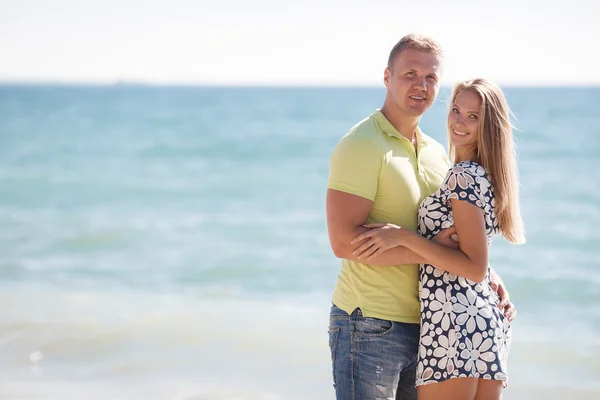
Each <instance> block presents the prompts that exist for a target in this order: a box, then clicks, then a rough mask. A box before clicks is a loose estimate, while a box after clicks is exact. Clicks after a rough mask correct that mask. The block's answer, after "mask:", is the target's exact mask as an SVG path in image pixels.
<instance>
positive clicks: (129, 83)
mask: <svg viewBox="0 0 600 400" xmlns="http://www.w3.org/2000/svg"><path fill="white" fill-rule="evenodd" d="M497 84H498V85H499V86H501V87H506V88H590V89H591V88H600V82H578V83H574V82H570V83H569V82H563V83H548V82H534V83H519V82H513V83H498V82H497ZM453 85H454V83H451V82H442V83H441V85H440V86H441V87H444V88H445V87H452V86H453ZM0 86H3V87H7V86H61V87H73V86H100V87H115V88H116V87H188V88H192V87H197V88H289V89H292V88H297V89H301V88H323V89H325V88H331V89H335V88H357V89H358V88H365V89H384V88H385V87H384V86H383V84H375V83H350V82H344V83H335V82H304V83H303V82H298V83H294V82H201V81H199V82H176V81H173V82H169V81H165V82H161V81H154V82H152V81H142V80H125V79H122V80H114V81H105V80H96V81H94V80H52V79H49V80H25V79H23V80H3V79H0Z"/></svg>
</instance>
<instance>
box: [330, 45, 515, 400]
mask: <svg viewBox="0 0 600 400" xmlns="http://www.w3.org/2000/svg"><path fill="white" fill-rule="evenodd" d="M441 74H442V50H441V48H440V46H439V44H438V43H436V42H435V41H434V40H432V39H431V38H429V37H426V36H421V35H416V34H409V35H407V36H405V37H404V38H402V39H401V40H400V41H399V42H398V43H397V44H396V45H395V46H394V48H393V49H392V51H391V53H390V56H389V59H388V65H387V68H386V69H385V73H384V83H385V86H386V88H387V91H386V97H385V101H384V104H383V107H382V108H381V110H377V111H375V112H374V113H373V114H372V115H370V116H369V117H368V118H366V119H364V120H363V121H361V122H359V123H358V124H357V125H356V126H354V127H353V128H352V129H351V130H350V132H349V133H348V134H347V135H346V136H344V137H343V138H342V139H341V140H340V142H339V143H338V144H337V146H336V148H335V150H334V152H333V155H332V157H331V160H330V175H329V181H328V191H327V227H328V232H329V238H330V242H331V246H332V249H333V251H334V253H335V255H336V256H337V257H339V258H342V259H343V261H342V269H341V272H340V274H339V276H338V280H337V284H336V287H335V291H334V293H333V299H332V301H333V306H332V308H331V313H330V324H329V346H330V349H331V358H332V363H333V378H334V387H335V391H336V397H337V399H338V400H376V399H394V398H395V399H399V400H413V399H416V398H417V395H418V398H419V400H430V399H431V400H433V399H457V400H458V399H460V400H469V399H471V400H474V399H476V400H483V399H500V398H501V397H502V389H503V387H504V386H506V381H507V370H506V359H507V354H508V347H509V343H510V325H509V324H510V321H511V320H512V319H513V318H514V317H515V315H516V311H515V309H514V307H513V305H512V304H511V303H510V300H509V297H508V293H507V292H506V290H505V288H504V286H503V284H502V282H501V280H500V278H499V277H498V276H497V275H496V273H495V272H494V271H493V270H492V269H491V268H489V267H488V245H489V241H490V238H491V237H492V236H493V235H494V234H497V233H501V234H502V235H503V236H504V237H505V238H506V239H507V240H509V241H510V242H513V243H522V242H523V241H524V238H523V229H522V222H521V216H520V212H519V204H518V182H517V168H516V162H515V155H514V148H513V139H512V132H511V125H510V119H509V114H510V111H509V108H508V106H507V104H506V100H505V98H504V95H503V93H502V91H501V90H500V88H498V87H497V86H496V85H495V84H493V83H491V82H489V81H487V80H484V79H475V80H471V81H466V82H461V83H459V84H457V85H456V86H455V88H454V92H453V94H452V99H451V104H450V109H449V112H448V121H447V124H448V135H449V139H450V151H449V157H448V155H447V154H446V152H445V150H444V148H443V146H442V145H440V144H439V143H437V142H436V141H435V140H433V139H432V138H430V137H428V136H426V135H425V134H424V133H423V132H421V130H420V129H419V127H418V124H419V121H420V119H421V116H422V115H423V113H425V111H427V109H428V108H429V107H430V106H431V105H432V104H433V102H434V101H435V98H436V96H437V94H438V92H439V87H440V83H439V81H440V77H441ZM415 232H418V233H415ZM418 264H420V267H418ZM415 386H416V388H415Z"/></svg>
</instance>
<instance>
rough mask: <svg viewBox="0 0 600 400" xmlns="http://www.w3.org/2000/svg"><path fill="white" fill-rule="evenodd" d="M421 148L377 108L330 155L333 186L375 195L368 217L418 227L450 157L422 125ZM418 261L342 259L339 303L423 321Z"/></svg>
mask: <svg viewBox="0 0 600 400" xmlns="http://www.w3.org/2000/svg"><path fill="white" fill-rule="evenodd" d="M417 135H418V139H417V140H418V146H419V148H418V151H415V148H414V146H413V145H412V144H411V143H410V141H409V140H408V139H406V138H405V137H404V136H402V135H401V134H400V133H399V132H398V131H397V130H396V128H394V126H393V125H392V124H391V123H390V122H389V121H388V120H387V118H386V117H385V116H384V115H383V114H382V113H381V111H379V110H377V111H376V112H374V113H373V114H371V115H370V116H369V117H368V118H366V119H365V120H363V121H361V122H359V123H358V124H357V125H356V126H354V127H353V128H352V129H351V130H350V132H348V134H347V135H346V136H344V137H343V138H342V139H341V140H340V141H339V143H338V144H337V146H336V147H335V150H334V152H333V155H332V156H331V159H330V174H329V182H328V187H329V189H334V190H339V191H342V192H346V193H350V194H354V195H356V196H360V197H364V198H366V199H369V200H371V201H373V207H372V208H371V211H370V213H369V219H368V222H390V223H393V224H396V225H399V226H402V227H403V228H408V229H411V230H413V231H415V232H416V230H417V213H418V208H419V204H420V203H421V201H423V199H424V198H425V197H427V196H429V195H430V194H432V193H433V192H435V191H436V190H437V188H438V187H439V186H440V185H441V183H442V181H443V179H444V177H445V175H446V173H447V171H448V169H449V168H450V162H449V160H448V156H447V153H446V150H445V149H444V147H443V146H442V145H441V144H439V143H438V142H436V141H435V140H433V139H432V138H430V137H429V136H427V135H425V134H424V133H422V132H421V130H420V129H418V128H417ZM418 269H419V268H418V265H417V264H410V265H390V266H370V265H366V264H363V263H360V262H356V261H351V260H346V259H343V260H342V268H341V271H340V274H339V276H338V279H337V283H336V287H335V290H334V293H333V303H334V304H335V305H336V306H338V307H339V308H341V309H342V310H344V311H346V312H347V313H349V314H350V313H352V311H354V309H356V308H357V307H360V309H361V310H362V312H363V315H364V316H366V317H373V318H380V319H385V320H389V321H398V322H406V323H419V318H420V314H419V313H420V306H419V297H418V282H419V275H418Z"/></svg>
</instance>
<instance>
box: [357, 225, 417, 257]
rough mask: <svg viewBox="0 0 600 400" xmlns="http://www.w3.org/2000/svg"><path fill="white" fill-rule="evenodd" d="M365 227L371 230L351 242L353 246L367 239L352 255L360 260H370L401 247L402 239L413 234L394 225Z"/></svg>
mask: <svg viewBox="0 0 600 400" xmlns="http://www.w3.org/2000/svg"><path fill="white" fill-rule="evenodd" d="M363 226H364V227H365V228H369V229H370V230H368V231H366V232H363V233H361V234H360V235H358V236H357V237H355V238H354V239H352V241H351V242H350V243H351V244H355V243H358V242H361V241H363V240H365V239H366V240H367V241H366V242H365V243H363V244H362V245H361V246H360V247H359V248H357V249H356V250H354V252H353V253H352V255H355V256H358V259H359V260H361V259H367V260H370V259H372V258H373V257H377V256H378V255H380V254H381V253H383V252H384V251H386V250H389V249H391V248H394V247H397V246H400V245H401V241H402V237H403V236H404V235H406V234H407V232H410V233H412V232H411V231H409V230H408V229H402V228H401V227H399V226H398V225H394V224H384V223H373V224H366V225H363Z"/></svg>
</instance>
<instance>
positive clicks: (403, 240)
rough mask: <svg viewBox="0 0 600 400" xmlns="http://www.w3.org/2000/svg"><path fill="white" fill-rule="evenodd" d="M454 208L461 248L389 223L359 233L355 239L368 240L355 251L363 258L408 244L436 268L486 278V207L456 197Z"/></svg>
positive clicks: (477, 279)
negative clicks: (447, 245) (437, 241)
mask: <svg viewBox="0 0 600 400" xmlns="http://www.w3.org/2000/svg"><path fill="white" fill-rule="evenodd" d="M451 202H452V212H453V215H454V223H455V227H456V233H457V234H458V236H459V238H460V241H459V247H460V249H458V250H456V249H452V248H449V247H446V246H443V245H440V244H437V243H435V242H434V241H430V240H428V239H426V238H424V237H422V236H420V235H418V234H417V233H414V232H412V231H410V230H408V229H401V228H399V227H397V226H395V225H386V226H385V227H380V228H376V229H372V230H370V231H368V232H365V233H363V234H361V235H359V236H357V237H356V238H355V239H354V240H353V243H356V242H358V241H361V240H364V239H369V240H367V241H366V242H365V243H364V244H363V245H362V246H360V247H359V248H358V249H357V250H356V252H355V254H356V255H358V258H359V259H363V258H364V259H365V260H366V262H367V263H368V260H369V259H370V258H371V257H377V256H378V255H379V254H381V253H382V252H384V251H385V250H387V249H388V248H391V247H395V246H404V247H406V248H407V249H409V250H411V251H413V252H415V253H416V254H418V255H420V256H422V257H423V258H425V259H426V260H428V264H432V265H434V266H435V267H436V268H438V269H441V270H444V271H448V272H450V273H453V274H455V275H459V276H462V277H464V278H467V279H469V280H471V281H474V282H482V281H483V280H484V279H485V276H486V273H487V267H488V244H487V235H486V228H485V219H484V215H483V210H481V209H480V208H479V207H477V206H475V205H473V204H471V203H468V202H467V201H463V200H456V199H452V200H451Z"/></svg>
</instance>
